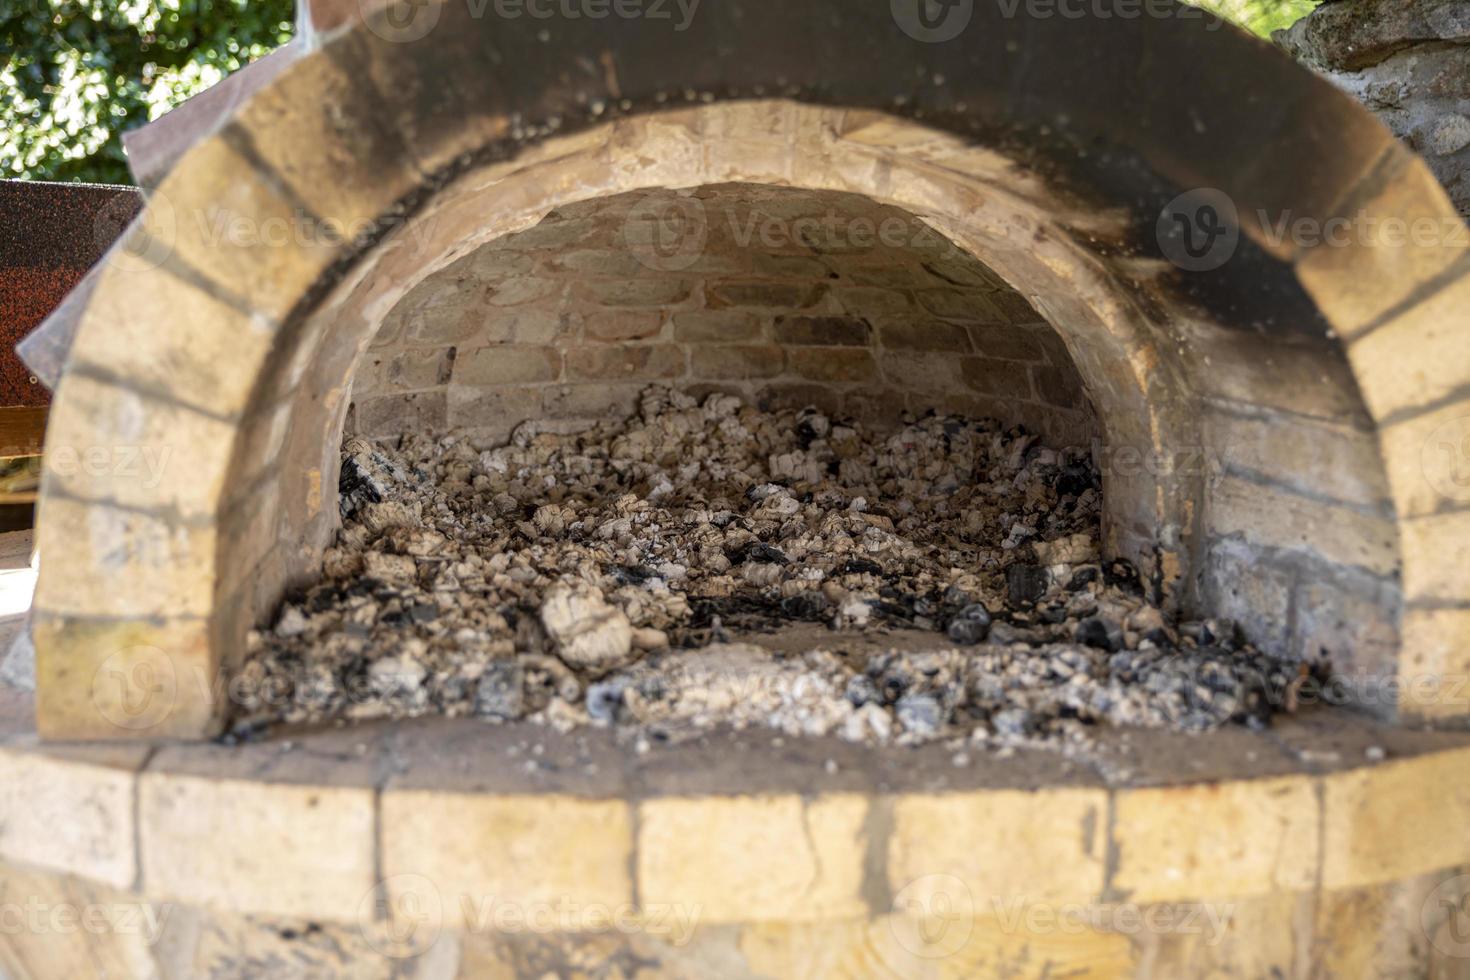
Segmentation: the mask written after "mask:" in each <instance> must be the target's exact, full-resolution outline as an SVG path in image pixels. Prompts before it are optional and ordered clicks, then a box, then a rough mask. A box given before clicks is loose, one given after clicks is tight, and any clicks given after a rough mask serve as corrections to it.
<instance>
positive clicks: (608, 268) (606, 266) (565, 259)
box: [551, 248, 648, 278]
mask: <svg viewBox="0 0 1470 980" xmlns="http://www.w3.org/2000/svg"><path fill="white" fill-rule="evenodd" d="M551 264H552V266H553V268H556V269H559V270H563V271H567V272H580V273H585V274H588V275H594V276H616V277H619V278H629V277H637V276H640V275H646V274H647V273H648V268H647V267H646V266H644V265H643V263H641V262H639V261H638V257H637V256H636V255H634V254H633V253H632V252H631V251H629V250H627V249H622V248H609V249H578V250H577V251H574V252H567V253H565V254H563V255H559V256H557V257H556V258H555V259H553V260H552V261H551Z"/></svg>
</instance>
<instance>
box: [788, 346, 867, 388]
mask: <svg viewBox="0 0 1470 980" xmlns="http://www.w3.org/2000/svg"><path fill="white" fill-rule="evenodd" d="M788 360H789V362H790V365H791V370H792V371H795V372H796V373H797V374H799V375H801V376H802V377H803V378H810V379H811V380H813V381H870V380H872V379H873V378H874V377H876V376H877V374H878V368H877V365H876V364H875V363H874V362H873V355H872V354H870V353H869V352H868V351H865V350H854V349H852V348H847V347H798V348H794V349H792V350H791V351H790V353H789V355H788Z"/></svg>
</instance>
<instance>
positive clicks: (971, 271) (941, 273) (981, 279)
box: [924, 252, 1007, 290]
mask: <svg viewBox="0 0 1470 980" xmlns="http://www.w3.org/2000/svg"><path fill="white" fill-rule="evenodd" d="M924 270H925V271H926V272H928V273H929V274H930V275H932V276H934V277H935V278H936V279H939V280H941V281H942V282H947V283H952V284H954V285H956V286H974V287H976V288H979V289H994V290H999V289H1005V288H1007V287H1006V286H1005V284H1004V283H1003V282H1002V281H1001V279H1000V277H999V276H997V275H996V274H995V273H993V272H991V271H990V270H989V269H987V268H986V267H985V266H984V265H982V264H981V263H980V262H979V261H978V260H976V259H975V258H973V257H972V256H970V255H967V254H965V253H963V252H957V253H956V254H954V255H950V256H941V257H937V258H933V259H929V260H928V261H926V262H925V263H924Z"/></svg>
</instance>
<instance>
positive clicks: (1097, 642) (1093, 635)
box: [1073, 616, 1122, 653]
mask: <svg viewBox="0 0 1470 980" xmlns="http://www.w3.org/2000/svg"><path fill="white" fill-rule="evenodd" d="M1073 639H1074V640H1075V642H1077V643H1081V644H1082V645H1083V646H1089V647H1096V648H1097V649H1099V650H1106V651H1107V652H1108V653H1117V652H1118V650H1119V649H1120V648H1121V647H1122V643H1121V642H1120V631H1119V630H1118V629H1117V628H1116V627H1111V626H1109V625H1108V623H1107V622H1106V621H1105V620H1102V619H1099V618H1098V617H1096V616H1093V617H1091V618H1089V619H1084V620H1083V621H1082V622H1080V623H1078V624H1077V632H1076V634H1075V635H1074V637H1073Z"/></svg>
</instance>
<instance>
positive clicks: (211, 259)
mask: <svg viewBox="0 0 1470 980" xmlns="http://www.w3.org/2000/svg"><path fill="white" fill-rule="evenodd" d="M139 220H140V221H141V223H142V224H141V228H142V230H143V231H144V232H145V233H146V234H147V236H148V237H149V239H150V240H151V241H152V242H154V243H156V244H157V248H158V249H159V250H161V251H162V252H167V253H168V254H171V255H172V256H175V257H177V258H178V259H180V260H182V261H183V262H185V263H186V264H188V265H189V266H191V267H192V268H194V269H195V270H197V271H198V272H199V273H201V274H202V275H203V276H204V277H205V278H206V279H207V280H209V281H210V282H212V283H214V284H216V285H217V287H218V288H220V289H224V290H228V291H229V292H230V293H232V294H234V295H236V296H240V297H248V298H249V302H250V305H251V307H252V308H253V309H254V310H256V311H257V312H258V313H259V314H260V315H261V316H262V317H264V318H265V320H266V322H268V323H272V324H278V323H280V322H282V321H283V320H284V319H285V318H286V316H287V314H288V313H289V312H290V311H291V309H292V308H293V307H294V306H295V305H296V304H297V302H298V301H299V300H300V298H301V295H302V294H303V293H304V292H305V291H306V290H307V289H308V288H309V287H310V286H311V285H312V284H313V283H315V282H316V281H317V279H318V278H319V277H320V276H321V275H322V273H324V272H325V271H326V269H327V268H328V267H329V266H330V265H331V264H332V263H333V262H334V261H336V259H337V258H338V256H340V255H341V254H342V250H343V243H342V242H341V241H340V239H338V238H336V237H334V236H333V235H331V234H324V233H323V229H321V228H320V227H318V226H316V225H315V224H314V223H313V222H312V220H311V217H310V216H309V215H306V214H304V213H303V212H301V211H298V210H297V209H296V208H295V207H293V206H292V205H291V204H290V203H288V202H287V201H285V200H283V199H282V198H281V197H280V196H279V195H278V194H276V192H275V190H274V188H273V187H272V184H271V181H270V180H269V179H267V178H266V177H264V176H262V175H261V174H259V173H257V172H256V170H255V168H254V167H253V166H252V165H251V164H250V163H248V162H247V161H246V160H245V159H244V158H243V157H241V156H240V155H239V154H238V153H236V152H235V151H234V150H232V149H231V148H230V147H229V146H228V145H227V144H226V142H225V140H224V139H223V138H222V137H221V136H218V135H216V136H214V137H211V138H209V139H206V140H204V141H202V142H201V143H199V144H197V145H195V146H194V148H193V149H192V150H190V151H189V153H188V154H187V155H186V156H185V157H183V158H182V159H181V160H180V161H179V162H178V164H177V165H176V166H175V167H174V169H173V171H172V172H171V173H170V174H169V175H168V177H166V178H165V179H164V181H163V183H162V184H161V185H160V186H159V188H158V189H157V191H155V192H154V194H153V196H152V197H151V198H150V199H149V204H148V207H147V209H145V211H144V212H143V215H142V216H141V217H140V219H139ZM158 254H160V252H159V251H155V250H154V249H150V250H149V251H148V253H147V255H148V256H149V257H154V256H157V255H158ZM149 264H150V262H149V259H143V260H142V261H135V260H127V259H123V260H120V261H119V262H118V263H117V267H118V269H119V271H121V272H123V274H130V273H129V272H128V271H127V270H133V269H138V268H146V267H147V266H148V265H149ZM138 282H139V286H140V288H145V289H146V288H148V287H147V285H146V281H145V279H144V278H143V277H140V278H139V280H138ZM84 338H85V333H83V334H82V335H80V336H79V343H83V344H84V343H85V342H86V341H85V339H84Z"/></svg>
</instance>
